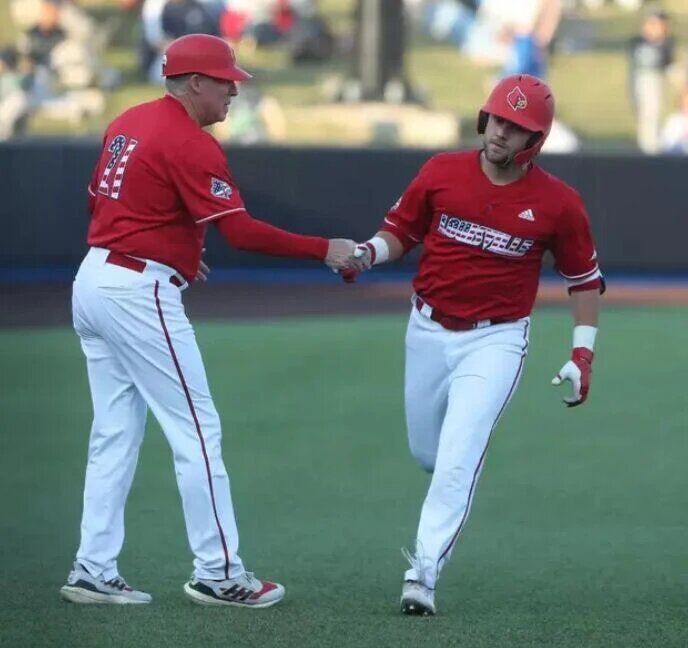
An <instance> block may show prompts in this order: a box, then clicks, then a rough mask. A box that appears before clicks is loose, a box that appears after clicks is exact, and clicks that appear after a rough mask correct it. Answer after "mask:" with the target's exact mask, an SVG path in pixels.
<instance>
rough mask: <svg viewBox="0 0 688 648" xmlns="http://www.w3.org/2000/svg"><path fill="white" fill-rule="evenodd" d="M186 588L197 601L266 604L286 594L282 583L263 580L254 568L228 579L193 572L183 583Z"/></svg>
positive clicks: (222, 603) (272, 602) (240, 604)
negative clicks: (256, 575)
mask: <svg viewBox="0 0 688 648" xmlns="http://www.w3.org/2000/svg"><path fill="white" fill-rule="evenodd" d="M184 592H185V594H186V595H187V596H188V597H189V598H190V599H191V600H192V601H193V602H194V603H197V604H198V605H215V606H220V605H233V606H235V607H249V608H266V607H270V606H271V605H275V603H279V602H280V601H281V600H282V599H283V598H284V587H283V586H282V585H280V584H279V583H271V582H270V581H261V580H259V579H257V578H255V576H254V575H253V574H252V573H251V572H245V573H244V574H242V575H241V576H239V577H238V578H230V579H228V580H205V579H200V578H196V577H194V576H192V577H191V580H190V581H189V582H188V583H186V584H185V585H184Z"/></svg>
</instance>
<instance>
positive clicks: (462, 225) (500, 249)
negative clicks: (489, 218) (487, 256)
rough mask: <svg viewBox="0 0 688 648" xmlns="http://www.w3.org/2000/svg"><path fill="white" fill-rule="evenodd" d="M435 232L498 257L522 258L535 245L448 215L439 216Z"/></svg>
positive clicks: (532, 242)
mask: <svg viewBox="0 0 688 648" xmlns="http://www.w3.org/2000/svg"><path fill="white" fill-rule="evenodd" d="M437 230H438V232H439V233H440V234H442V235H444V236H446V237H447V238H450V239H454V240H455V241H458V242H459V243H463V244H464V245H470V246H471V247H477V248H480V249H482V250H485V251H487V252H492V253H493V254H498V255H500V256H509V257H522V256H524V255H525V254H526V253H527V252H528V250H530V249H531V248H532V247H533V245H534V244H535V241H534V240H533V239H524V238H521V237H520V236H512V235H511V234H507V233H506V232H500V231H499V230H496V229H492V228H491V227H484V226H483V225H478V224H477V223H472V222H471V221H467V220H463V219H461V218H457V217H456V216H450V215H449V214H442V215H441V217H440V222H439V225H438V226H437Z"/></svg>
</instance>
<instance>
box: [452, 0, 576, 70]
mask: <svg viewBox="0 0 688 648" xmlns="http://www.w3.org/2000/svg"><path fill="white" fill-rule="evenodd" d="M561 11H562V6H561V0H518V1H514V0H481V1H480V3H479V6H478V11H477V14H476V20H475V23H474V24H472V25H471V29H470V31H469V32H468V35H467V38H466V43H465V48H464V49H465V52H466V54H467V55H468V56H469V57H471V58H472V59H473V60H475V61H476V62H478V63H483V64H487V65H500V66H502V67H503V69H502V76H508V75H511V74H532V75H534V76H538V77H541V78H545V77H546V76H547V57H548V53H549V48H550V45H551V43H552V40H553V38H554V35H555V34H556V31H557V29H558V27H559V22H560V20H561Z"/></svg>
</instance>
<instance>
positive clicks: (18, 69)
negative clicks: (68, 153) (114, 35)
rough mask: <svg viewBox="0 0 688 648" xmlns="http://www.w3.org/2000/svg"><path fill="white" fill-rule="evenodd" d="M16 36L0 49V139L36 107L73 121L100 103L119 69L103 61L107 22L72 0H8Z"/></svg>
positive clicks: (99, 110)
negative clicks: (17, 33) (97, 19)
mask: <svg viewBox="0 0 688 648" xmlns="http://www.w3.org/2000/svg"><path fill="white" fill-rule="evenodd" d="M9 9H10V15H11V17H12V21H13V23H14V24H15V25H16V26H17V27H18V31H19V37H18V39H17V41H16V43H14V44H13V45H9V46H5V47H3V48H2V49H0V140H3V139H7V138H8V137H11V136H12V135H15V134H20V133H21V132H22V131H23V129H24V128H25V127H26V123H27V120H28V119H29V118H30V117H31V116H32V115H33V114H35V113H42V114H44V115H45V116H47V117H48V118H50V117H51V116H54V117H57V118H59V119H60V120H65V119H66V120H68V121H70V122H71V123H73V124H78V123H80V122H82V121H83V120H84V119H85V118H87V117H89V116H92V115H99V114H101V113H102V112H103V109H104V104H105V100H104V94H103V91H104V90H107V89H108V88H110V87H112V86H114V85H116V84H117V83H118V79H119V74H118V73H117V72H116V71H115V70H112V69H109V68H107V67H106V66H105V65H104V64H103V62H102V61H103V52H104V50H105V48H106V46H107V44H108V31H107V27H106V26H102V25H98V24H97V23H96V22H95V20H94V19H93V18H92V17H91V16H89V15H88V14H87V13H86V12H85V11H83V10H82V9H81V8H80V7H79V6H78V4H76V3H75V2H74V1H73V0H9Z"/></svg>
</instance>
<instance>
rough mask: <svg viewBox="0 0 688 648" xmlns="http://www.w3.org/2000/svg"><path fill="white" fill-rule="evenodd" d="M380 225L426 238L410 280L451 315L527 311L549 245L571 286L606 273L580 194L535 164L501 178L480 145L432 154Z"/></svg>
mask: <svg viewBox="0 0 688 648" xmlns="http://www.w3.org/2000/svg"><path fill="white" fill-rule="evenodd" d="M382 229H383V230H385V231H388V232H390V233H391V234H394V235H395V236H397V237H398V238H399V240H400V241H401V242H402V243H403V244H404V246H405V247H406V248H410V247H412V246H413V245H416V244H419V243H422V244H423V246H424V250H423V254H422V256H421V258H420V264H419V269H418V274H417V275H416V277H415V279H414V281H413V287H414V288H415V290H416V292H417V293H418V294H419V295H420V296H421V297H422V298H423V299H424V300H425V301H426V302H427V303H428V304H430V306H432V307H434V308H437V309H438V310H440V311H442V312H443V313H446V314H447V315H452V316H454V317H462V318H465V319H470V320H483V319H500V318H503V319H518V318H520V317H525V316H526V315H529V314H530V312H531V310H532V308H533V303H534V302H535V297H536V294H537V288H538V282H539V277H540V266H541V264H542V257H543V255H544V253H545V251H547V250H549V251H551V252H552V254H553V255H554V258H555V261H556V267H557V270H558V271H559V273H560V274H561V275H562V276H563V277H564V278H565V279H566V281H567V283H568V285H569V287H575V286H581V285H583V284H587V283H590V282H595V281H597V282H598V283H599V279H600V277H601V275H600V270H599V267H598V264H597V260H596V259H597V254H596V252H595V246H594V243H593V239H592V234H591V232H590V223H589V221H588V216H587V213H586V211H585V207H584V205H583V201H582V200H581V198H580V196H579V194H578V193H577V192H576V191H575V190H574V189H572V188H571V187H569V186H568V185H567V184H566V183H564V182H563V181H561V180H559V179H557V178H555V177H554V176H552V175H550V174H548V173H546V172H545V171H543V170H542V169H541V168H539V167H537V166H532V167H531V168H530V169H529V170H528V172H527V173H526V174H525V175H524V176H523V177H522V178H520V179H519V180H517V181H516V182H513V183H511V184H508V185H501V186H500V185H494V184H492V182H491V181H490V180H489V178H488V177H487V176H486V175H485V173H484V172H483V171H482V169H481V167H480V152H479V151H468V152H459V153H442V154H440V155H436V156H434V157H433V158H431V159H430V160H429V161H428V162H427V163H426V164H425V165H424V166H423V167H422V168H421V170H420V172H419V173H418V175H417V176H416V177H415V179H414V180H413V181H412V182H411V184H410V185H409V187H408V188H407V189H406V191H405V192H404V194H403V196H402V197H401V198H400V199H399V201H398V202H397V203H396V204H395V205H394V206H393V207H392V209H391V210H390V211H389V212H388V214H387V217H386V218H385V221H384V224H383V225H382Z"/></svg>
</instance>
